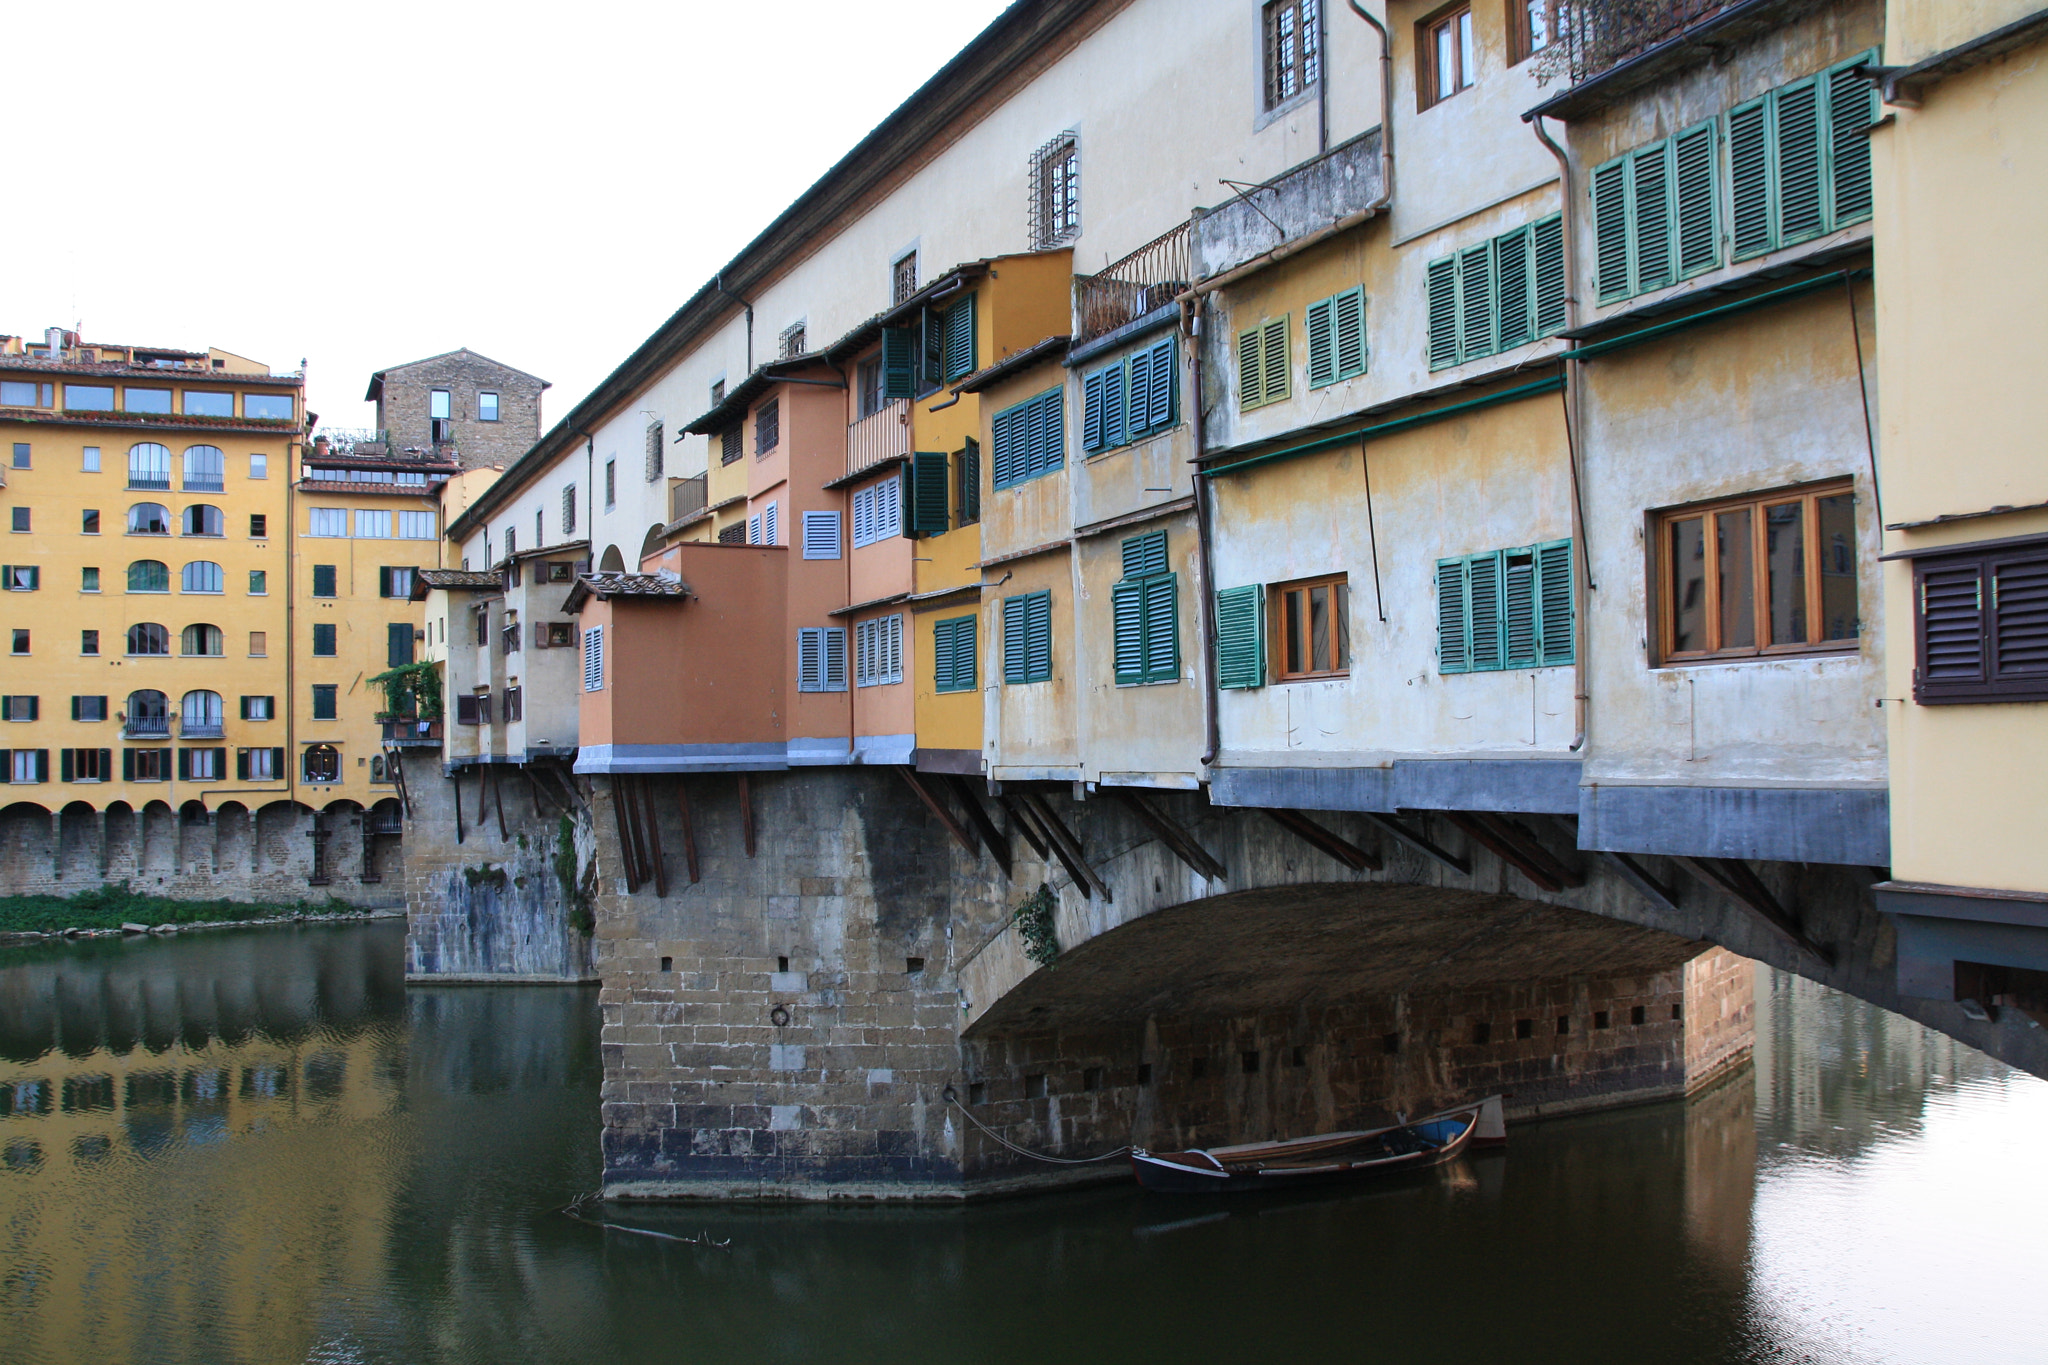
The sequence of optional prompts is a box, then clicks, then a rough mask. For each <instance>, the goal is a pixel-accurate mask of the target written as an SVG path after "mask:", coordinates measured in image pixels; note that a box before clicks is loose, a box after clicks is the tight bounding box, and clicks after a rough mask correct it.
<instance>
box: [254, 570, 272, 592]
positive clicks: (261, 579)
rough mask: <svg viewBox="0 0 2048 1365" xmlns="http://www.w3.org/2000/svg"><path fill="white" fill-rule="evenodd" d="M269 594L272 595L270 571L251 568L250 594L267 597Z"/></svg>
mask: <svg viewBox="0 0 2048 1365" xmlns="http://www.w3.org/2000/svg"><path fill="white" fill-rule="evenodd" d="M269 595H270V575H269V573H268V572H266V571H265V570H263V569H251V570H249V596H251V597H267V596H269Z"/></svg>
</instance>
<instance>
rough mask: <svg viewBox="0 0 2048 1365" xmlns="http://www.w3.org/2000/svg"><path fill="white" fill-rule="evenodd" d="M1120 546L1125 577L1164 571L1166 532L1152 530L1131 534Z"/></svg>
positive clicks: (1137, 576) (1165, 567) (1141, 576)
mask: <svg viewBox="0 0 2048 1365" xmlns="http://www.w3.org/2000/svg"><path fill="white" fill-rule="evenodd" d="M1122 548H1123V560H1124V577H1125V578H1143V577H1144V576H1145V575H1147V574H1155V573H1165V572H1166V570H1167V562H1166V532H1164V531H1152V532H1149V533H1147V534H1145V535H1142V536H1132V537H1130V538H1129V539H1127V540H1125V541H1124V543H1123V547H1122Z"/></svg>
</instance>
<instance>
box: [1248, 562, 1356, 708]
mask: <svg viewBox="0 0 2048 1365" xmlns="http://www.w3.org/2000/svg"><path fill="white" fill-rule="evenodd" d="M1332 587H1334V588H1339V589H1342V592H1341V593H1340V594H1338V596H1340V597H1341V598H1342V599H1343V605H1342V606H1341V607H1339V608H1337V609H1336V610H1333V611H1331V613H1330V619H1329V629H1330V633H1331V634H1330V656H1331V658H1332V659H1333V660H1334V659H1336V658H1338V657H1339V650H1338V646H1339V645H1340V644H1341V645H1342V646H1343V649H1342V662H1341V663H1339V664H1338V665H1337V666H1336V667H1334V668H1325V669H1317V668H1313V667H1310V668H1303V669H1289V668H1288V667H1287V646H1288V644H1289V640H1288V638H1287V637H1288V634H1289V632H1288V626H1287V599H1288V597H1289V596H1290V595H1292V594H1295V593H1300V594H1301V595H1302V600H1303V601H1304V602H1305V601H1306V600H1307V594H1308V592H1309V591H1310V589H1313V588H1332ZM1266 595H1267V602H1266V634H1267V637H1268V638H1267V641H1266V658H1267V660H1268V661H1269V662H1268V663H1267V671H1268V673H1269V674H1270V675H1271V679H1272V681H1273V682H1276V683H1284V682H1315V681H1321V680H1323V679H1328V678H1348V677H1350V676H1351V628H1350V621H1349V619H1348V615H1347V617H1346V619H1345V620H1344V622H1343V625H1344V629H1343V631H1342V633H1341V634H1340V633H1339V632H1338V630H1337V626H1338V624H1339V622H1338V617H1339V614H1340V613H1347V614H1348V613H1349V611H1350V610H1351V576H1350V575H1349V574H1341V573H1340V574H1324V575H1322V576H1321V577H1318V578H1300V579H1296V580H1294V581H1293V582H1289V583H1273V584H1269V585H1267V588H1266ZM1302 627H1303V631H1304V636H1303V640H1302V645H1303V649H1302V655H1301V657H1302V658H1303V659H1305V660H1311V661H1312V660H1313V659H1314V658H1315V647H1314V644H1313V642H1311V641H1310V640H1308V639H1307V636H1306V631H1307V630H1308V621H1307V619H1306V617H1305V616H1304V619H1303V621H1302Z"/></svg>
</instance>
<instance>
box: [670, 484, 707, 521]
mask: <svg viewBox="0 0 2048 1365" xmlns="http://www.w3.org/2000/svg"><path fill="white" fill-rule="evenodd" d="M705 483H706V476H705V475H703V474H699V475H696V476H695V477H694V478H688V479H677V480H675V481H674V482H672V483H671V484H670V485H669V490H668V519H669V520H670V521H681V520H682V519H683V518H684V517H687V516H690V515H692V514H693V513H696V512H701V511H703V510H704V503H705V498H706V493H705Z"/></svg>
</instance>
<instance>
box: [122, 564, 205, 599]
mask: <svg viewBox="0 0 2048 1365" xmlns="http://www.w3.org/2000/svg"><path fill="white" fill-rule="evenodd" d="M159 567H161V566H159ZM128 579H129V583H130V587H129V589H128V590H129V591H130V592H133V591H135V589H134V587H133V584H134V580H135V569H134V568H133V566H130V568H129V570H128ZM226 582H227V576H226V575H225V574H223V573H222V572H221V569H220V565H218V564H216V563H214V562H213V561H212V560H210V559H195V560H193V561H192V562H191V563H190V564H187V565H186V566H185V572H184V588H185V591H186V592H224V591H226V587H225V584H226Z"/></svg>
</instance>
